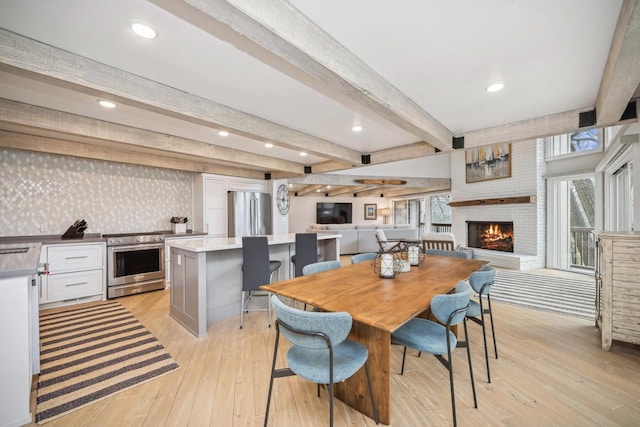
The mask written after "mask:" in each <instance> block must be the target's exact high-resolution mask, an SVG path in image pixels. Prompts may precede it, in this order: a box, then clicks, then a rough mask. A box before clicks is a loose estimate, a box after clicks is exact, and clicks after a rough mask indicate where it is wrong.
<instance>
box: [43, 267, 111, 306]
mask: <svg viewBox="0 0 640 427" xmlns="http://www.w3.org/2000/svg"><path fill="white" fill-rule="evenodd" d="M103 275H104V271H103V270H102V269H100V270H90V271H80V272H77V273H62V274H49V275H48V276H47V277H46V280H47V286H46V287H45V288H44V289H46V293H47V295H46V299H47V300H48V301H56V300H64V299H72V298H79V297H83V296H87V295H95V294H100V293H103V289H102V284H103Z"/></svg>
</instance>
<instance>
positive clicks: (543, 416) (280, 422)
mask: <svg viewBox="0 0 640 427" xmlns="http://www.w3.org/2000/svg"><path fill="white" fill-rule="evenodd" d="M118 301H119V302H121V303H122V304H123V305H124V306H126V307H127V308H128V309H130V310H131V311H132V312H133V314H134V315H135V316H136V317H137V318H138V319H139V320H140V321H141V322H142V323H143V324H144V325H145V326H146V327H147V328H148V329H149V330H150V331H151V332H152V333H153V334H155V335H156V336H157V337H158V339H159V340H160V342H161V343H162V344H163V345H164V346H165V347H166V348H167V350H168V351H169V352H170V353H171V355H172V356H173V358H174V359H175V360H176V361H177V362H178V364H179V365H180V369H179V370H178V371H176V372H174V373H171V374H169V375H166V376H164V377H162V378H159V379H156V380H154V381H150V382H148V383H145V384H142V385H140V386H138V387H134V388H132V389H130V390H127V391H124V392H122V393H119V394H117V395H116V396H114V397H111V398H109V399H105V400H102V401H100V402H97V403H94V404H92V405H89V406H87V407H86V408H82V409H80V410H77V411H75V412H72V413H71V414H68V415H66V416H64V417H61V418H59V419H57V420H54V421H52V422H50V423H47V426H50V427H56V426H65V427H67V426H229V427H237V426H252V427H257V426H262V425H263V422H264V412H265V403H266V396H267V390H268V385H269V370H270V367H271V358H272V352H273V342H274V337H275V330H274V328H267V318H266V313H264V312H252V313H249V314H248V315H247V316H245V326H244V329H242V330H240V329H239V328H238V326H239V316H238V317H237V318H232V319H229V320H225V321H221V322H218V323H215V324H212V325H210V326H209V328H208V332H209V335H208V336H207V337H206V338H202V339H196V338H195V337H194V336H193V335H191V334H190V333H188V332H187V331H186V330H185V329H184V328H182V327H181V326H180V325H178V324H177V323H176V322H175V321H173V320H172V319H171V318H170V317H169V315H168V312H169V292H168V290H165V291H158V292H149V293H146V294H141V295H136V296H131V297H125V298H120V299H119V300H118ZM494 312H495V319H496V323H497V325H496V334H497V338H498V351H499V356H500V359H498V360H495V359H493V358H492V359H491V361H490V363H491V377H492V381H493V382H492V383H491V384H488V383H487V380H486V378H487V377H486V370H485V364H484V354H483V348H482V333H481V328H480V327H479V326H478V325H475V324H469V335H470V336H471V345H472V358H473V368H474V373H475V378H476V388H477V392H478V406H479V407H478V409H474V408H473V399H472V394H471V386H470V383H469V374H468V367H467V361H466V354H465V351H464V349H458V350H456V352H455V353H454V370H455V371H456V374H455V381H456V382H455V386H456V404H457V405H456V406H457V411H458V423H459V425H460V426H461V427H463V426H637V425H639V424H640V346H633V345H630V344H623V343H618V342H615V343H614V345H613V347H612V350H611V351H610V352H605V351H602V350H601V349H600V334H599V331H598V330H597V329H596V328H595V327H594V322H593V321H589V320H583V319H579V318H573V317H567V316H562V315H554V314H550V313H547V312H542V311H535V310H530V309H526V308H522V307H517V306H512V305H506V304H500V303H494ZM285 345H286V344H285ZM391 353H392V361H391V362H392V366H391V381H392V384H391V419H392V424H391V425H393V426H447V425H451V406H450V398H449V382H448V376H447V371H446V370H445V369H444V367H443V366H442V365H440V363H439V362H438V361H437V360H436V359H435V358H434V357H433V356H428V355H423V356H422V357H420V358H418V357H416V353H415V352H409V355H408V356H407V364H406V367H405V374H404V375H403V376H401V375H399V371H400V363H401V357H402V348H400V347H396V346H393V348H392V349H391ZM279 354H280V355H284V352H279ZM490 355H491V352H490ZM279 366H284V357H282V358H280V360H279ZM32 411H35V392H34V393H32ZM328 424H329V403H328V399H327V396H326V392H325V391H324V390H323V391H322V393H321V397H320V398H318V397H317V396H316V386H315V385H314V384H311V383H309V382H307V381H304V380H302V379H300V378H297V377H289V378H279V379H276V381H275V385H274V395H273V400H272V407H271V414H270V417H269V425H270V426H278V427H281V426H284V427H288V426H292V427H293V426H295V427H298V426H325V425H328ZM335 425H336V426H373V425H375V423H374V422H373V420H371V419H369V418H367V417H365V416H363V415H361V414H360V413H358V412H356V411H354V410H352V409H351V408H349V407H347V406H346V405H344V404H343V403H342V402H339V401H338V402H337V404H336V407H335Z"/></svg>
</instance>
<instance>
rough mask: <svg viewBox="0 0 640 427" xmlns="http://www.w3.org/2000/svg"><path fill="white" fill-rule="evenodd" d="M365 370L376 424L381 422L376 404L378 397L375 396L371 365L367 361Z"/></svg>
mask: <svg viewBox="0 0 640 427" xmlns="http://www.w3.org/2000/svg"><path fill="white" fill-rule="evenodd" d="M364 372H365V374H367V385H368V386H369V396H371V406H372V407H373V416H374V419H375V420H376V424H380V420H379V418H378V407H377V406H376V399H375V398H374V397H373V387H371V377H370V376H369V366H367V362H365V363H364Z"/></svg>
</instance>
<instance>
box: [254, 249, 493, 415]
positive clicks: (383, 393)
mask: <svg viewBox="0 0 640 427" xmlns="http://www.w3.org/2000/svg"><path fill="white" fill-rule="evenodd" d="M485 264H487V262H486V261H480V260H474V259H466V258H454V257H447V256H436V255H427V257H426V258H425V259H424V261H423V262H422V263H421V264H420V265H417V266H411V268H410V269H409V271H407V272H402V273H398V274H397V275H395V276H394V277H393V278H382V277H380V276H379V275H378V273H376V272H375V271H374V268H372V266H373V262H371V263H370V262H362V263H359V264H351V265H344V266H342V267H340V268H336V269H333V270H328V271H324V272H321V273H316V274H312V275H309V276H300V277H296V278H293V279H289V280H284V281H280V282H275V283H271V284H268V285H264V286H261V289H263V290H265V291H268V292H271V293H274V294H277V295H280V296H282V297H287V298H290V299H292V300H295V301H299V302H302V303H305V304H307V305H312V306H314V307H317V308H318V309H320V310H322V311H329V312H347V313H349V314H350V315H351V317H352V319H353V324H352V329H351V333H350V335H349V339H351V340H354V341H357V342H359V343H361V344H363V345H364V346H365V347H367V349H368V351H369V358H368V360H367V363H368V365H369V372H370V375H371V382H372V388H373V394H374V400H375V402H376V406H377V410H378V416H379V419H380V422H381V423H383V424H390V422H391V408H390V400H391V390H390V385H391V378H390V375H391V366H390V364H391V333H392V332H394V331H396V330H397V329H398V328H400V327H401V326H402V325H404V324H405V323H406V322H408V321H409V320H411V319H412V318H414V317H416V316H422V317H425V316H426V312H427V309H428V308H429V304H430V303H431V299H432V298H433V297H434V296H436V295H438V294H445V293H449V292H452V291H454V289H455V286H456V284H457V283H458V282H459V281H461V280H466V279H467V278H468V277H469V275H470V274H471V273H473V272H474V271H477V270H478V269H480V268H481V267H482V266H483V265H485ZM334 388H335V395H336V397H337V398H339V399H340V400H342V401H343V402H345V403H346V404H348V405H350V406H351V407H353V408H355V409H357V410H358V411H360V412H362V413H363V414H366V415H367V416H369V417H371V418H373V408H372V406H371V400H370V398H369V390H368V387H367V380H366V376H365V373H364V370H363V369H360V371H358V372H357V373H356V374H355V375H353V376H352V377H351V378H349V379H347V380H346V381H344V382H342V383H339V384H336V385H335V387H334Z"/></svg>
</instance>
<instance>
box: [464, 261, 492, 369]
mask: <svg viewBox="0 0 640 427" xmlns="http://www.w3.org/2000/svg"><path fill="white" fill-rule="evenodd" d="M495 277H496V270H495V268H493V267H491V266H489V265H484V266H482V268H481V269H480V270H479V271H476V272H473V273H471V275H470V276H469V285H471V288H472V289H473V291H474V292H475V293H477V294H478V301H475V300H473V299H472V300H471V302H470V303H469V309H468V310H467V319H469V320H471V321H473V322H475V323H477V324H478V325H480V326H482V338H484V357H485V360H486V362H487V380H488V382H491V372H490V371H489V351H488V350H487V332H486V328H485V324H486V319H485V317H484V315H485V314H488V315H489V320H491V335H492V336H493V350H494V351H495V354H496V359H497V358H498V346H497V344H496V331H495V327H494V326H493V313H492V311H491V295H490V292H491V285H493V280H494V279H495ZM483 299H484V300H486V301H485V302H484V303H483Z"/></svg>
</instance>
